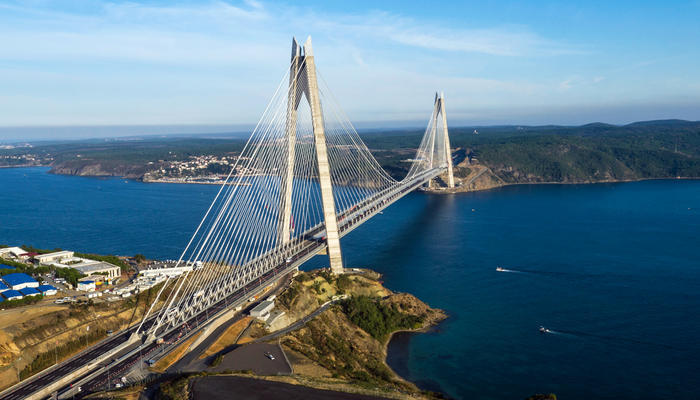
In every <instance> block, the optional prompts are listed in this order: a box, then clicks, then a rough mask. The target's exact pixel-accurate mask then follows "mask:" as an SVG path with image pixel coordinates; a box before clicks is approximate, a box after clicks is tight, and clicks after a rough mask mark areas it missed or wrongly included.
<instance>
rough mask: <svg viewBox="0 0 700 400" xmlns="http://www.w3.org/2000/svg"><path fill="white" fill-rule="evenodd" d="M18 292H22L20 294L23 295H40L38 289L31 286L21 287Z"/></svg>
mask: <svg viewBox="0 0 700 400" xmlns="http://www.w3.org/2000/svg"><path fill="white" fill-rule="evenodd" d="M19 292H20V293H22V295H24V296H41V292H40V291H38V290H36V289H34V288H31V287H26V288H24V289H21V290H20V291H19Z"/></svg>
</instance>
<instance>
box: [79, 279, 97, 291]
mask: <svg viewBox="0 0 700 400" xmlns="http://www.w3.org/2000/svg"><path fill="white" fill-rule="evenodd" d="M77 289H78V290H80V291H83V292H92V291H94V290H95V281H80V282H78V287H77Z"/></svg>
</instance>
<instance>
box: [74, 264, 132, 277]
mask: <svg viewBox="0 0 700 400" xmlns="http://www.w3.org/2000/svg"><path fill="white" fill-rule="evenodd" d="M71 268H75V269H77V270H78V271H80V273H81V274H83V275H87V276H90V275H104V276H105V277H106V278H107V279H108V280H112V279H114V278H117V277H119V276H121V274H122V270H121V268H119V267H117V266H116V265H113V264H110V263H108V262H103V261H96V262H94V263H84V264H82V265H76V266H71Z"/></svg>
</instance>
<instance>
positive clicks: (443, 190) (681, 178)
mask: <svg viewBox="0 0 700 400" xmlns="http://www.w3.org/2000/svg"><path fill="white" fill-rule="evenodd" d="M696 180H700V177H695V176H679V177H675V178H674V177H659V178H638V179H615V180H603V181H587V182H513V183H505V184H501V185H495V186H492V187H488V188H484V189H476V190H460V188H457V187H455V188H454V189H447V188H440V189H437V190H436V189H429V190H423V192H425V193H430V194H463V193H474V192H485V191H488V190H494V189H500V188H504V187H508V186H525V185H597V184H603V183H634V182H646V181H696Z"/></svg>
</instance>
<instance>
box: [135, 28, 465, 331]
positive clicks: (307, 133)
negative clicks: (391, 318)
mask: <svg viewBox="0 0 700 400" xmlns="http://www.w3.org/2000/svg"><path fill="white" fill-rule="evenodd" d="M444 173H447V179H446V181H447V182H446V183H447V185H448V186H449V187H452V186H454V179H453V178H452V157H451V152H450V143H449V137H448V130H447V117H446V113H445V100H444V96H442V95H439V96H438V95H436V98H435V103H434V107H433V113H432V114H431V117H430V119H429V121H428V126H427V129H426V131H425V134H424V135H423V138H422V140H421V143H420V146H419V147H418V150H417V152H416V156H415V157H414V158H413V159H412V160H411V165H410V168H409V171H408V173H407V174H406V176H405V177H404V178H403V179H402V180H400V181H399V180H396V179H394V178H392V177H391V176H390V175H389V174H388V173H387V172H386V171H384V169H383V168H382V167H381V166H380V165H379V163H378V162H377V160H376V159H375V158H374V156H373V155H372V153H371V152H370V151H369V149H368V148H367V146H366V145H365V144H364V143H363V142H362V140H361V139H360V136H359V135H358V133H357V131H356V130H355V128H354V127H353V126H352V124H351V123H350V121H349V120H348V118H347V117H346V115H345V113H344V112H343V111H342V109H341V108H340V106H339V105H338V104H337V102H336V101H335V98H334V97H333V95H332V94H331V92H330V90H329V89H328V87H327V85H326V84H325V82H324V81H323V79H322V77H321V76H320V74H319V72H318V69H317V68H316V63H315V60H314V55H313V50H312V46H311V38H309V39H307V41H306V42H305V43H304V45H303V46H300V45H299V44H298V43H297V41H296V40H293V42H292V57H291V63H290V67H289V69H288V71H287V73H286V75H285V76H284V77H283V78H282V80H281V82H280V84H279V85H278V87H277V90H276V92H275V94H274V95H273V97H272V99H271V100H270V103H269V104H268V106H267V108H266V109H265V112H264V113H263V116H262V117H261V119H260V121H259V122H258V124H257V126H256V127H255V129H254V130H253V132H252V134H251V136H250V138H249V139H248V141H247V142H246V144H245V146H244V147H243V149H242V150H241V153H240V155H239V156H238V158H237V160H236V162H235V164H234V165H232V166H231V171H230V173H229V174H228V177H227V178H226V180H225V183H224V184H223V185H222V186H221V188H220V189H219V191H218V192H217V194H216V196H215V198H214V200H213V201H212V203H211V205H210V206H209V208H208V209H207V210H206V212H205V214H204V216H203V218H202V220H201V222H200V224H199V225H198V226H197V228H196V230H195V232H194V234H193V235H192V237H191V239H190V241H189V243H188V244H187V246H186V247H185V250H184V251H183V252H182V255H181V256H180V259H179V260H178V261H177V264H178V265H179V266H191V267H192V269H191V270H190V271H187V272H185V273H184V274H182V275H181V276H179V277H177V278H174V279H169V280H167V281H166V283H165V284H164V285H163V286H162V287H161V288H160V290H159V291H158V294H157V297H156V299H155V300H154V301H153V302H152V304H151V306H150V309H149V310H148V311H147V313H146V314H145V316H144V318H143V320H142V321H141V324H140V325H139V328H138V331H137V332H138V334H148V335H149V337H150V338H151V339H154V338H155V337H162V336H163V335H165V334H167V333H168V332H172V331H173V330H175V329H176V328H178V327H180V326H183V325H184V326H187V325H188V324H192V322H193V321H195V322H197V321H199V320H200V319H201V316H202V315H205V314H206V315H207V318H209V315H210V314H211V313H212V312H213V311H216V310H220V309H221V308H222V307H225V306H226V305H227V304H230V303H231V302H232V301H234V300H238V299H240V298H241V296H244V295H245V293H247V291H248V290H249V289H250V288H252V287H253V286H254V285H256V284H259V283H262V282H263V280H267V279H269V278H270V277H271V276H276V275H277V274H280V273H283V272H286V271H288V270H290V269H291V268H294V267H296V266H298V265H299V264H300V263H301V262H303V261H305V260H307V259H308V258H310V257H312V256H313V255H314V254H317V253H319V252H321V251H323V250H327V251H328V256H329V265H330V268H331V270H332V271H333V272H335V273H342V272H343V263H342V253H341V248H340V238H341V237H342V236H344V235H345V234H347V233H348V232H350V231H351V230H353V229H354V228H356V227H357V226H359V225H361V224H362V223H363V222H365V221H366V220H367V219H369V218H370V217H372V216H373V215H375V214H376V213H377V212H379V211H380V210H381V209H383V208H385V207H387V206H388V205H389V204H391V203H393V202H394V201H396V200H398V199H399V198H401V197H402V196H404V195H405V194H406V193H408V192H410V191H412V190H414V189H416V188H418V187H420V186H422V185H425V184H426V183H428V182H430V181H431V180H432V179H433V178H435V177H437V176H439V175H442V174H444ZM197 323H198V322H197Z"/></svg>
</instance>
